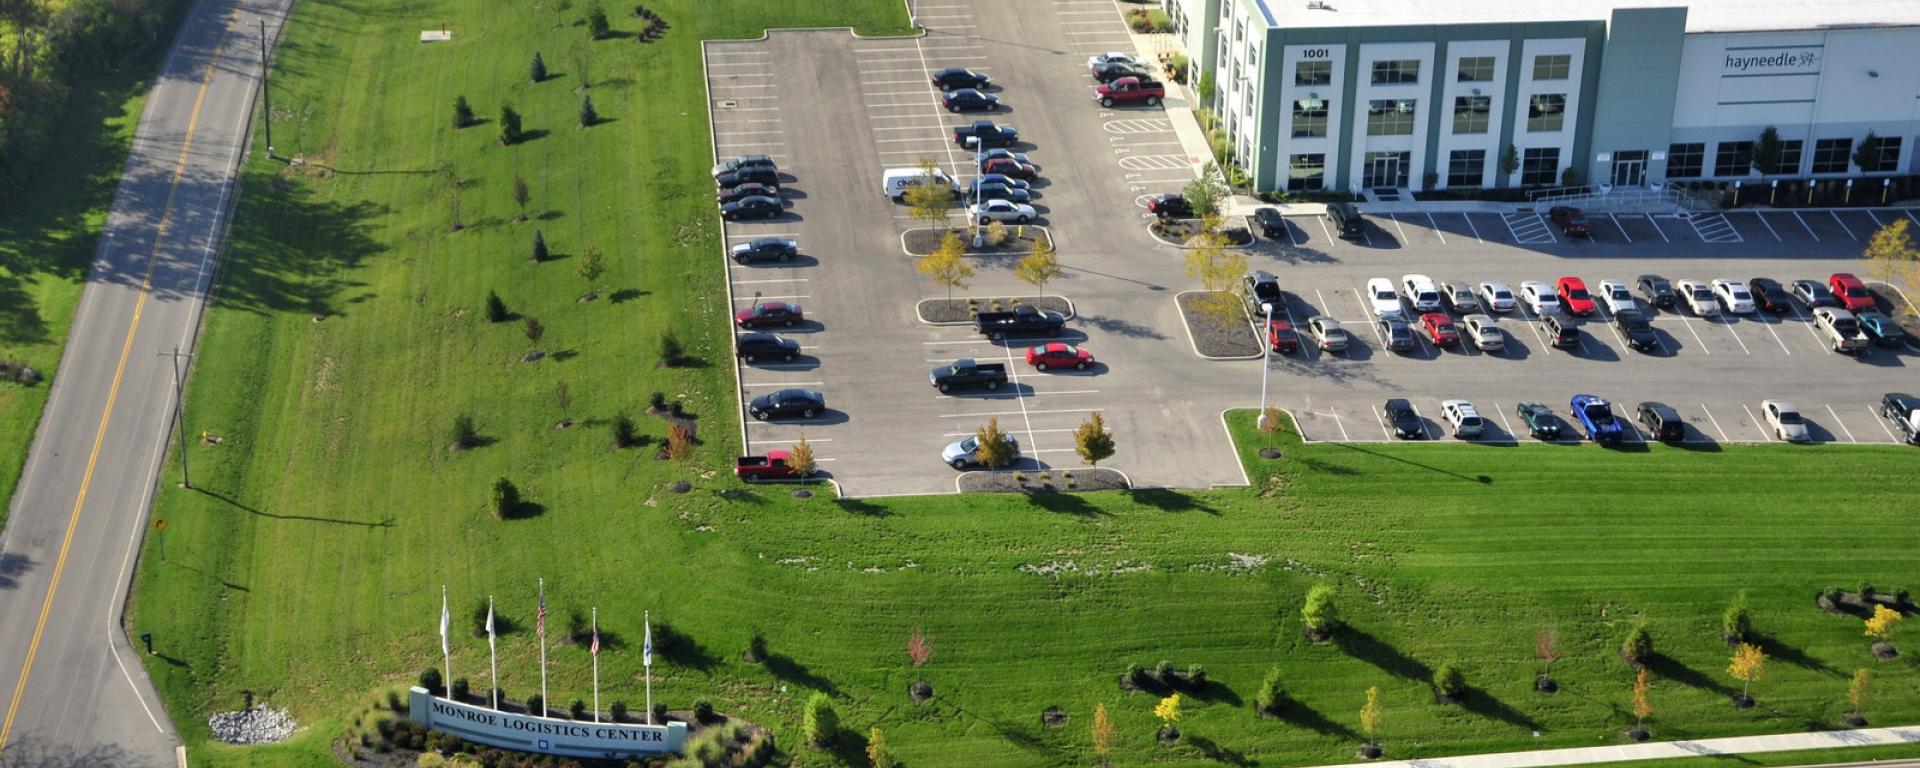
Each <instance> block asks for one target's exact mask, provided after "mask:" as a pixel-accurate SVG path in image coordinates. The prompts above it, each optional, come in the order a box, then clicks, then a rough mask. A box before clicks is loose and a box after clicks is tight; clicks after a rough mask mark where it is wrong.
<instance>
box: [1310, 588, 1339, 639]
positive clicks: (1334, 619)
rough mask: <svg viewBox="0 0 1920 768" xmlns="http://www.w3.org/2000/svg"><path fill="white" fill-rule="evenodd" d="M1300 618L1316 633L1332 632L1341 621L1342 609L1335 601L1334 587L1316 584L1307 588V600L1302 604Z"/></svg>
mask: <svg viewBox="0 0 1920 768" xmlns="http://www.w3.org/2000/svg"><path fill="white" fill-rule="evenodd" d="M1300 620H1301V621H1303V622H1305V623H1306V625H1307V629H1308V631H1311V632H1313V633H1315V634H1326V633H1329V632H1332V631H1333V628H1334V626H1336V625H1338V624H1339V623H1340V611H1339V609H1338V608H1337V607H1335V606H1334V603H1333V587H1331V586H1328V585H1326V584H1315V585H1314V586H1313V588H1312V589H1309V590H1307V602H1306V604H1305V605H1302V606H1300Z"/></svg>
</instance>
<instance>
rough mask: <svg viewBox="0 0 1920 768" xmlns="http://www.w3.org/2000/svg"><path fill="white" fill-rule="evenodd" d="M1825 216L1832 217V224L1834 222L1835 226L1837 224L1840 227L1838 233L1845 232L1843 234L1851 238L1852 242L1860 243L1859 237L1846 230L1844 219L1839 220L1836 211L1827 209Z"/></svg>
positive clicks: (1838, 214)
mask: <svg viewBox="0 0 1920 768" xmlns="http://www.w3.org/2000/svg"><path fill="white" fill-rule="evenodd" d="M1827 215H1829V216H1832V217H1833V222H1834V223H1835V224H1839V225H1840V231H1842V232H1845V233H1847V237H1849V238H1852V239H1853V241H1854V242H1856V243H1857V242H1860V237H1859V236H1858V235H1855V234H1854V233H1853V230H1851V229H1848V228H1847V222H1846V221H1845V220H1844V219H1841V218H1840V212H1839V211H1836V210H1833V209H1831V208H1829V209H1828V210H1827Z"/></svg>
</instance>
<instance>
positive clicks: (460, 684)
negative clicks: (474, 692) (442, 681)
mask: <svg viewBox="0 0 1920 768" xmlns="http://www.w3.org/2000/svg"><path fill="white" fill-rule="evenodd" d="M469 692H471V689H470V687H469V686H468V684H467V679H466V678H464V677H456V678H454V679H453V698H454V700H456V701H458V700H460V699H465V698H466V697H467V694H468V693H469Z"/></svg>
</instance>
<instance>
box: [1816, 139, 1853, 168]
mask: <svg viewBox="0 0 1920 768" xmlns="http://www.w3.org/2000/svg"><path fill="white" fill-rule="evenodd" d="M1851 154H1853V139H1817V140H1815V141H1814V142H1813V172H1814V173H1846V172H1847V159H1848V158H1847V156H1848V155H1851Z"/></svg>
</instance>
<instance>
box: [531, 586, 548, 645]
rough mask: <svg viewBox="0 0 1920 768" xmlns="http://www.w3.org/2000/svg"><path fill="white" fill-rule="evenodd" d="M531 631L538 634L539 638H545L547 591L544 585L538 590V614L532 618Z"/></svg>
mask: <svg viewBox="0 0 1920 768" xmlns="http://www.w3.org/2000/svg"><path fill="white" fill-rule="evenodd" d="M533 631H535V632H538V633H540V636H541V637H546V636H547V590H546V587H545V586H544V585H543V586H542V587H541V588H540V612H539V613H536V614H534V616H533Z"/></svg>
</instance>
